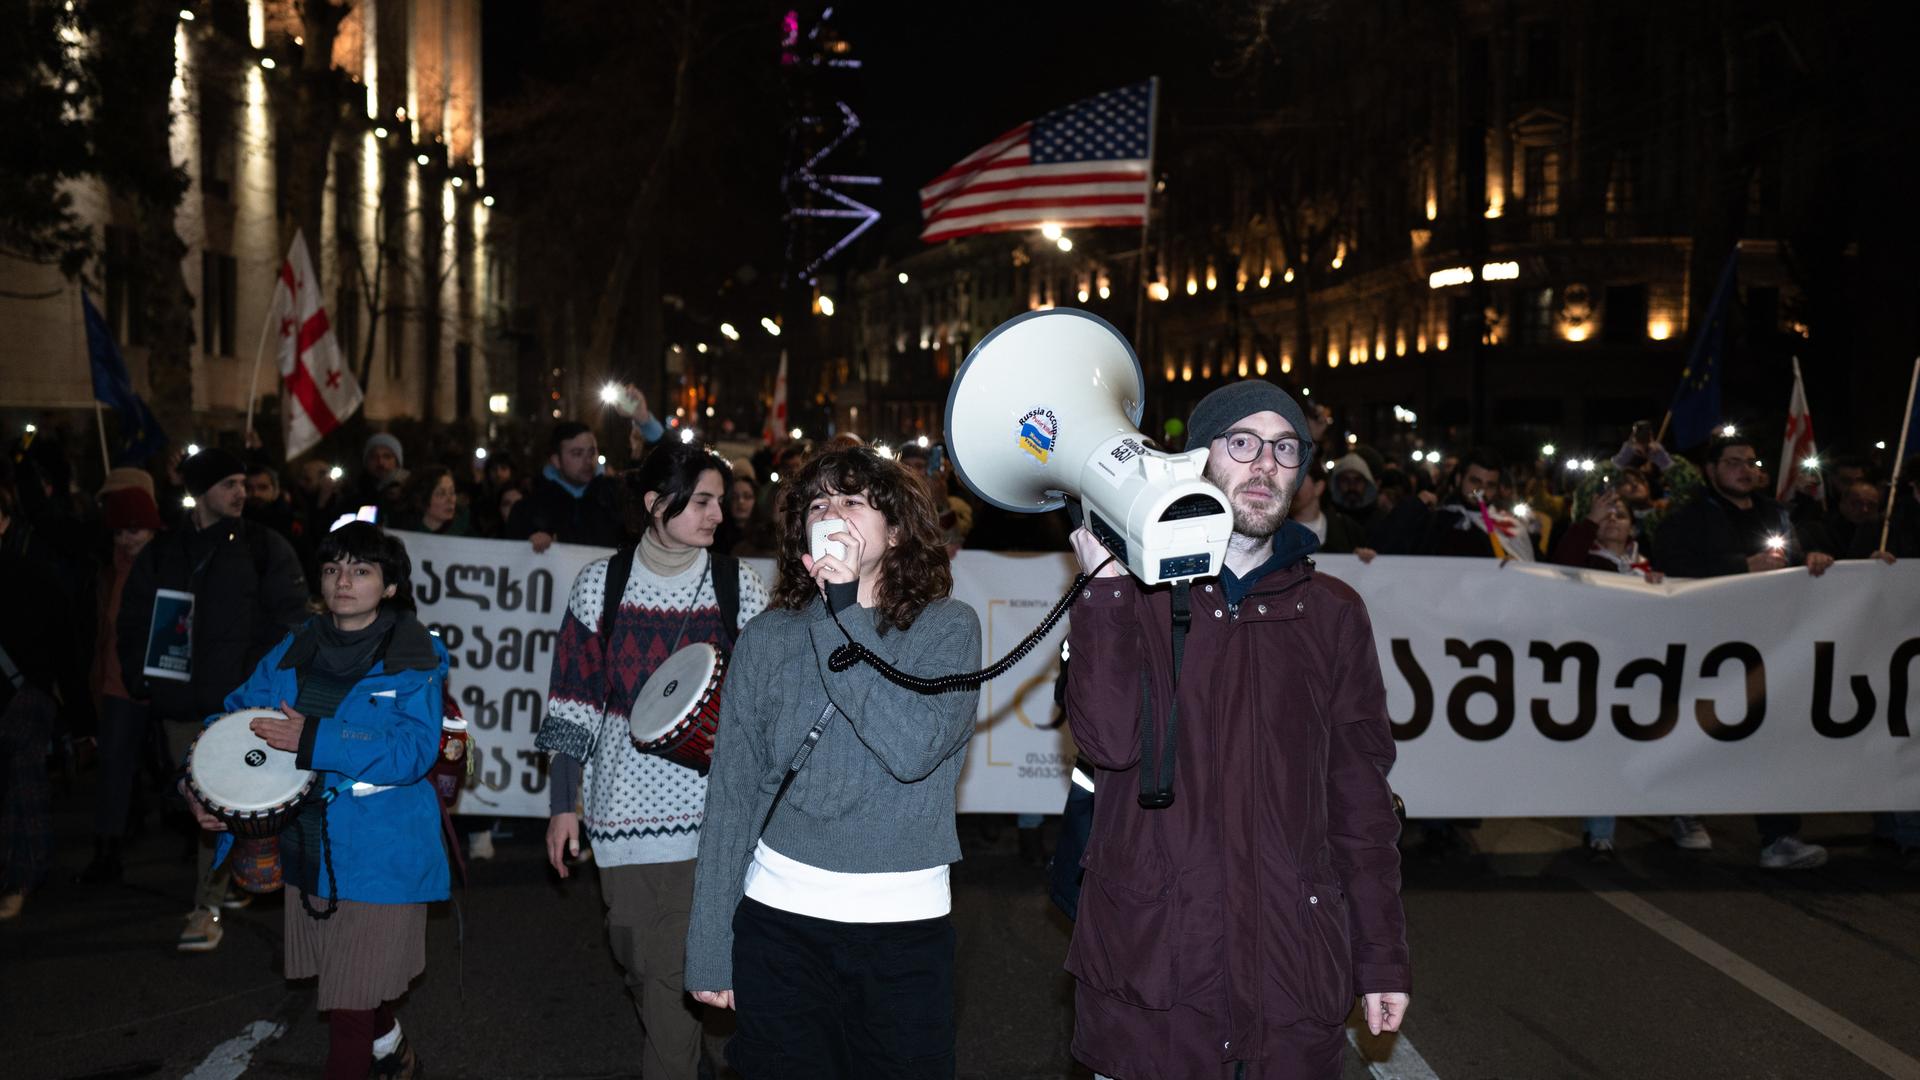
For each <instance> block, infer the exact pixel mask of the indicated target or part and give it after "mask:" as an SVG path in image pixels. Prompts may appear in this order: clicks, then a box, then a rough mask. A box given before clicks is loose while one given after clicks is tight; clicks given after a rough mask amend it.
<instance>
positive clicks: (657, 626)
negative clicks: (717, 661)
mask: <svg viewBox="0 0 1920 1080" xmlns="http://www.w3.org/2000/svg"><path fill="white" fill-rule="evenodd" d="M607 563H608V560H607V559H599V560H596V561H594V562H591V563H589V564H587V566H586V568H585V569H583V570H581V571H580V576H579V577H578V578H576V579H574V582H573V592H572V595H570V596H569V597H568V598H567V614H566V618H565V619H564V620H563V621H562V622H561V624H560V640H559V643H558V645H557V647H556V648H555V650H554V657H553V675H552V679H551V682H550V685H549V689H548V692H547V717H546V721H545V722H544V723H543V724H542V726H541V728H540V735H539V738H538V740H537V741H536V742H535V745H536V746H537V747H538V748H539V749H541V750H544V751H546V752H547V753H548V754H549V755H554V754H566V755H568V756H570V757H573V758H575V759H576V760H579V761H582V762H584V763H585V765H586V769H585V776H584V782H583V784H582V795H583V800H582V801H583V803H584V811H585V812H584V813H583V814H582V815H581V825H582V828H583V829H584V831H585V832H586V834H587V839H588V841H589V842H590V843H591V844H592V845H593V857H594V861H595V862H597V863H599V864H600V865H602V866H628V865H632V864H635V863H662V862H681V861H684V860H687V859H691V858H693V857H694V855H695V854H697V853H698V852H699V850H700V824H701V820H702V818H703V817H704V816H705V805H706V798H707V780H706V778H705V777H703V776H701V775H700V774H699V773H698V772H696V771H694V770H693V769H689V768H686V767H685V766H682V765H676V764H674V763H673V762H670V761H668V760H667V759H666V758H663V757H658V756H655V755H653V754H642V753H641V752H639V751H638V750H635V749H634V748H633V740H632V739H631V738H630V737H629V733H628V724H627V717H628V713H629V712H630V711H631V710H632V708H633V702H634V698H635V696H636V695H638V693H639V691H640V687H641V686H643V685H644V684H645V683H646V681H647V677H648V676H649V675H652V674H653V672H654V669H655V668H658V667H659V666H660V664H661V662H662V661H664V660H666V658H667V657H668V656H671V655H672V654H673V652H674V650H675V649H676V648H680V647H684V646H686V645H691V644H694V643H696V642H708V643H710V644H713V645H714V646H715V647H717V648H720V649H722V650H723V651H724V650H725V643H724V641H723V639H722V637H721V633H720V601H719V599H718V598H717V597H716V596H715V595H714V591H713V581H712V579H711V576H710V575H709V574H708V573H707V565H708V558H707V556H706V555H705V554H704V553H703V554H702V555H701V556H700V557H699V558H697V559H695V560H694V563H693V565H692V566H690V567H688V568H687V569H686V570H685V571H683V572H682V573H679V574H676V575H674V576H673V577H661V576H660V575H659V574H656V573H654V572H653V571H651V570H649V569H647V567H646V564H645V563H644V562H643V561H642V560H640V559H638V558H636V559H635V560H634V562H633V572H632V574H631V575H630V576H629V577H628V578H627V587H626V591H625V592H624V593H623V594H622V595H621V597H620V604H619V610H618V611H617V612H616V613H615V616H614V622H613V634H612V636H611V638H610V639H609V641H608V645H607V648H606V649H605V650H604V652H603V651H602V648H601V641H600V634H599V628H600V609H601V603H602V598H603V597H604V596H605V594H606V583H607ZM766 606H767V588H766V586H765V585H764V584H762V583H761V581H760V575H759V574H757V573H755V572H754V571H753V569H752V568H751V567H748V566H747V565H745V564H744V563H743V564H741V566H740V621H741V623H742V624H744V623H745V622H746V621H747V620H748V619H751V618H753V617H754V616H755V615H758V614H759V613H760V612H761V611H763V610H765V609H766ZM683 628H684V630H683ZM676 642H677V644H676Z"/></svg>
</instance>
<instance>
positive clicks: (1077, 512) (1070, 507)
mask: <svg viewBox="0 0 1920 1080" xmlns="http://www.w3.org/2000/svg"><path fill="white" fill-rule="evenodd" d="M1066 511H1067V520H1068V521H1071V522H1073V527H1074V528H1076V529H1077V528H1079V527H1080V526H1082V525H1085V524H1086V518H1087V513H1086V508H1085V507H1083V506H1081V505H1080V500H1079V499H1076V498H1074V497H1073V496H1071V495H1069V496H1067V505H1066Z"/></svg>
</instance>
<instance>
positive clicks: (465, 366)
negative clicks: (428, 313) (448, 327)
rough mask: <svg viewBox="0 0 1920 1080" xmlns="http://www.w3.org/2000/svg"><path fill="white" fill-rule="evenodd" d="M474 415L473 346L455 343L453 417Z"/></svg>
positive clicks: (468, 343)
mask: <svg viewBox="0 0 1920 1080" xmlns="http://www.w3.org/2000/svg"><path fill="white" fill-rule="evenodd" d="M843 381H844V380H843ZM472 414H473V345H472V344H471V343H470V342H465V341H456V342H454V343H453V416H454V419H456V420H465V419H466V418H467V417H469V416H471V415H472Z"/></svg>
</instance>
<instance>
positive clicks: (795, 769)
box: [760, 701, 833, 836]
mask: <svg viewBox="0 0 1920 1080" xmlns="http://www.w3.org/2000/svg"><path fill="white" fill-rule="evenodd" d="M832 719H833V702H831V701H829V702H827V707H826V709H825V711H823V712H821V714H820V719H818V720H815V721H814V722H813V727H811V728H809V729H808V730H807V737H806V738H804V739H802V740H800V749H798V750H795V751H794V752H793V760H792V761H791V762H789V763H788V764H787V775H786V776H784V777H781V779H780V790H779V791H776V792H774V793H773V802H771V803H769V804H767V816H766V817H763V818H761V819H760V833H761V835H763V836H764V835H765V834H766V831H767V826H768V825H771V824H773V812H774V811H775V810H778V809H780V800H781V799H784V798H786V797H787V789H788V788H790V787H792V786H793V778H794V777H796V776H799V775H800V767H801V766H802V765H805V764H806V763H807V758H808V757H810V756H812V754H813V748H814V745H815V744H817V743H818V742H819V741H820V736H821V735H823V734H825V733H826V730H827V723H828V722H829V721H831V720H832Z"/></svg>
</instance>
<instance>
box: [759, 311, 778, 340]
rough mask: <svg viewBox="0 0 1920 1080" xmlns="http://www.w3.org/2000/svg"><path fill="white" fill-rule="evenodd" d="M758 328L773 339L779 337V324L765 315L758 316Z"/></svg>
mask: <svg viewBox="0 0 1920 1080" xmlns="http://www.w3.org/2000/svg"><path fill="white" fill-rule="evenodd" d="M760 328H761V329H762V330H765V331H766V332H767V333H769V334H772V335H773V336H774V337H779V336H780V324H779V323H777V322H774V321H773V320H772V319H770V318H768V317H766V316H765V315H762V316H760Z"/></svg>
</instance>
